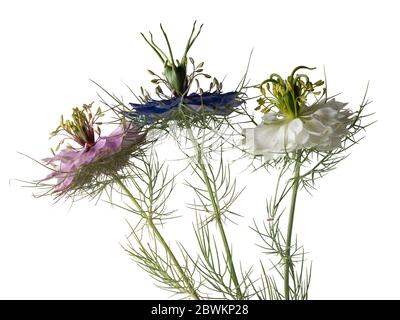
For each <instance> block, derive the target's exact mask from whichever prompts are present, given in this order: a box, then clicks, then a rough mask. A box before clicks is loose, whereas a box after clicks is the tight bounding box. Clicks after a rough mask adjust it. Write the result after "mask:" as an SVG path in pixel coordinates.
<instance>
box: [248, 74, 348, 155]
mask: <svg viewBox="0 0 400 320" xmlns="http://www.w3.org/2000/svg"><path fill="white" fill-rule="evenodd" d="M301 68H306V69H311V68H307V67H298V68H296V69H295V70H294V71H293V72H292V74H291V75H290V76H289V77H288V78H287V80H283V79H282V78H281V77H280V76H279V75H277V74H273V75H271V77H270V78H269V79H268V80H266V81H264V82H263V84H261V86H260V89H261V93H262V96H263V97H262V98H260V99H259V101H258V102H259V107H258V110H261V111H262V112H263V113H264V115H263V118H262V123H261V124H259V125H258V126H256V127H255V128H252V129H246V130H245V132H244V134H245V144H246V146H247V147H248V149H249V152H250V153H252V154H254V155H262V156H264V159H265V160H266V161H268V160H270V159H272V158H279V157H282V156H284V155H285V154H288V153H290V152H293V151H296V150H300V149H314V150H317V151H330V150H334V149H336V148H340V147H341V143H342V140H343V139H344V138H345V137H346V136H347V134H348V126H349V124H350V123H351V118H352V115H353V113H352V112H351V111H350V110H348V109H346V108H345V106H346V105H347V104H346V103H342V102H339V101H336V100H335V99H331V100H328V101H325V102H317V103H314V104H312V105H310V106H309V105H307V96H308V95H309V94H313V95H314V96H318V95H319V94H320V92H317V91H315V88H316V87H319V86H321V85H322V84H323V81H317V82H316V83H311V82H310V81H309V79H308V76H306V75H296V74H295V73H296V71H297V70H299V69H301ZM270 84H272V86H271V85H270ZM264 85H265V86H266V89H265V88H264ZM267 91H268V92H269V93H270V94H271V96H267Z"/></svg>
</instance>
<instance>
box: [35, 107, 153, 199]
mask: <svg viewBox="0 0 400 320" xmlns="http://www.w3.org/2000/svg"><path fill="white" fill-rule="evenodd" d="M91 106H92V105H91V104H90V105H83V107H82V108H81V109H79V108H74V110H73V114H72V120H67V121H66V122H64V120H63V119H62V121H61V125H60V126H59V127H58V128H57V130H56V131H55V132H53V133H52V135H53V136H54V135H57V134H60V133H62V134H64V135H65V134H66V135H67V139H71V140H73V141H74V142H75V143H76V144H77V145H78V147H73V146H71V145H68V146H67V147H65V148H64V149H62V150H61V151H59V152H58V153H57V154H55V155H54V156H53V157H50V158H46V159H43V161H44V163H45V164H47V165H49V166H50V167H51V168H52V172H51V173H50V174H49V175H48V176H47V177H45V178H44V179H43V180H41V181H42V182H43V181H47V180H52V179H55V184H54V185H52V187H51V192H54V193H56V194H57V195H61V194H65V193H66V192H69V191H79V190H82V189H85V188H88V190H90V189H91V188H92V189H93V190H95V187H96V186H95V183H93V181H94V180H96V179H97V178H99V177H103V178H104V177H108V178H109V179H111V180H112V178H113V177H114V176H115V175H117V173H118V171H119V170H120V169H122V168H124V166H126V165H127V164H128V163H129V161H130V158H131V157H132V155H133V154H134V153H135V152H137V151H138V150H140V147H141V145H143V144H144V143H145V139H146V133H145V132H143V131H142V130H141V129H140V128H139V127H137V126H136V125H135V124H133V123H128V122H122V123H121V124H120V125H119V126H118V127H117V128H116V129H115V130H114V131H112V132H111V133H110V134H109V135H101V131H100V128H99V127H98V126H96V121H97V119H98V118H99V117H100V116H101V115H102V114H101V111H100V109H98V111H97V112H96V114H94V115H93V114H92V112H91ZM64 140H65V139H64ZM64 140H63V141H61V144H62V143H63V142H64Z"/></svg>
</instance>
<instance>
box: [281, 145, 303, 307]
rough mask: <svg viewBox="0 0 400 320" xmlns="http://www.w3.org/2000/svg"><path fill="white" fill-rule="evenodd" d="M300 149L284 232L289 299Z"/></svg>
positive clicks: (285, 276) (285, 268)
mask: <svg viewBox="0 0 400 320" xmlns="http://www.w3.org/2000/svg"><path fill="white" fill-rule="evenodd" d="M300 158H301V151H297V153H296V164H295V167H294V174H293V186H292V188H293V189H292V198H291V201H290V211H289V221H288V228H287V234H286V250H285V260H284V274H283V276H284V290H285V300H289V299H290V284H289V276H290V274H289V273H290V270H291V269H292V267H293V265H292V263H293V262H292V258H291V253H290V251H291V246H292V233H293V222H294V212H295V208H296V199H297V192H298V190H299V182H300V167H301V161H300V160H301V159H300Z"/></svg>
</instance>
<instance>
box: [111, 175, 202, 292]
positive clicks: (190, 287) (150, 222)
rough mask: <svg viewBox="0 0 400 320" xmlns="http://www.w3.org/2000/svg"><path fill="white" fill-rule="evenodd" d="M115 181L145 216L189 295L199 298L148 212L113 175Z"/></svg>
mask: <svg viewBox="0 0 400 320" xmlns="http://www.w3.org/2000/svg"><path fill="white" fill-rule="evenodd" d="M114 179H115V181H116V182H117V183H118V184H119V185H120V187H121V188H122V190H123V191H124V192H125V193H126V195H127V196H128V197H129V199H130V200H131V201H132V203H133V204H134V205H135V206H136V208H137V209H138V210H139V211H140V212H141V213H142V215H143V217H145V216H147V226H148V227H149V228H150V229H151V230H152V231H153V233H154V235H155V237H156V239H157V240H158V241H159V242H160V243H161V245H162V246H163V247H164V249H165V252H166V253H167V255H168V256H169V257H170V259H171V260H172V262H173V264H174V265H175V268H176V270H177V271H178V273H179V275H180V276H181V278H182V280H183V282H184V283H185V285H186V287H187V290H188V292H189V293H190V296H191V297H192V298H193V299H195V300H200V297H199V295H198V293H197V291H196V289H195V288H194V287H193V285H192V283H191V281H190V280H189V279H188V277H187V276H186V273H185V272H184V271H183V269H182V267H181V265H180V264H179V262H178V260H177V259H176V257H175V255H174V253H173V252H172V250H171V248H170V247H169V245H168V244H167V242H166V241H165V239H164V237H163V236H162V234H161V233H160V231H159V230H158V228H157V226H156V225H155V224H154V222H153V219H152V217H151V215H150V214H146V212H145V211H144V210H143V208H142V207H141V206H140V204H139V202H138V201H137V199H136V198H135V197H134V196H133V195H132V193H131V192H130V191H129V189H128V188H127V187H126V185H125V184H124V183H123V182H122V181H121V179H120V178H118V177H114Z"/></svg>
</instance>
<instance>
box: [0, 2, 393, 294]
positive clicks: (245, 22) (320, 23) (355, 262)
mask: <svg viewBox="0 0 400 320" xmlns="http://www.w3.org/2000/svg"><path fill="white" fill-rule="evenodd" d="M397 3H398V1H375V2H372V1H348V0H347V1H338V0H336V1H330V2H328V1H232V0H231V1H205V0H203V1H172V0H169V1H99V0H96V1H74V0H69V1H43V0H37V1H19V0H13V1H1V3H0V41H1V43H0V97H1V98H0V104H1V116H2V117H1V119H2V121H1V125H0V130H1V133H0V136H1V143H2V146H1V158H0V161H1V165H0V170H1V172H0V174H1V186H0V187H1V193H0V197H1V198H0V199H1V202H0V206H1V207H0V298H24V299H25V298H39V299H42V298H56V299H58V298H78V299H80V298H111V299H114V298H122V299H144V298H168V297H170V295H169V294H168V293H165V292H163V291H161V290H160V289H158V288H157V287H156V286H155V285H154V284H153V282H152V280H151V279H150V278H149V276H147V275H146V274H145V273H144V272H143V271H142V270H140V269H139V268H138V267H137V266H136V265H135V264H134V262H132V261H131V260H130V259H129V257H128V256H127V255H126V254H125V253H124V252H123V251H122V249H121V247H120V244H124V243H125V238H124V235H125V234H126V233H127V232H128V230H127V227H126V223H125V221H124V217H126V216H123V215H122V214H121V212H120V211H119V210H117V209H112V208H110V207H109V206H108V205H107V204H104V203H100V204H99V205H98V206H94V203H86V202H85V201H83V202H81V203H78V204H77V205H76V206H73V207H72V208H70V207H69V204H68V203H60V204H57V205H52V201H51V199H50V198H41V199H34V198H33V197H32V196H31V192H32V190H27V189H23V188H21V187H20V186H19V185H18V184H17V183H15V182H12V181H11V183H10V180H12V179H14V178H20V179H28V180H29V179H35V178H38V177H40V176H42V175H43V174H44V173H43V170H42V168H40V167H39V166H37V165H36V164H34V163H33V162H32V161H30V160H29V159H26V158H24V157H23V156H21V155H19V154H18V153H17V151H20V152H24V153H26V154H28V155H30V156H32V157H34V158H36V159H40V158H42V157H44V156H47V155H48V152H49V148H50V146H52V144H51V143H50V142H49V140H48V133H49V132H50V131H51V130H53V129H54V128H55V127H56V126H57V124H58V121H59V117H60V115H61V114H62V113H64V114H68V113H69V112H70V109H71V107H73V106H76V105H81V104H82V103H85V102H91V101H93V100H96V88H95V87H94V85H93V84H91V83H90V82H89V81H88V79H89V78H91V79H95V80H97V81H99V82H100V83H102V84H103V85H104V86H105V87H106V88H108V89H110V90H111V91H113V92H115V93H118V94H119V93H121V94H126V90H125V89H124V85H123V82H126V83H128V84H129V85H130V86H131V87H133V88H135V89H136V88H139V86H141V85H144V86H147V87H148V88H149V89H151V86H150V84H149V80H150V78H149V76H148V74H147V73H146V69H148V68H152V69H158V70H161V65H160V63H159V61H158V60H157V58H156V56H155V55H154V54H153V53H152V52H151V51H150V49H149V48H148V47H147V46H146V44H145V43H144V41H143V40H142V39H141V37H140V35H139V32H141V31H142V32H146V31H148V30H152V31H154V33H155V34H156V35H157V36H158V38H159V39H161V38H160V37H159V31H158V24H159V22H162V23H163V24H164V26H165V28H166V29H167V30H168V32H169V35H170V37H171V38H172V40H173V43H175V44H176V45H175V51H176V52H177V54H179V55H180V52H181V50H182V49H183V46H184V42H185V41H186V39H187V36H188V33H189V30H190V28H191V24H192V22H193V20H195V19H197V20H198V21H199V22H202V23H204V24H205V27H204V30H203V33H202V34H201V36H200V37H199V39H198V41H197V42H196V44H195V46H194V47H193V50H192V51H191V55H192V56H194V57H196V60H205V61H206V66H205V67H206V70H207V71H208V72H209V73H211V74H213V75H216V76H218V77H219V78H222V77H224V76H225V75H227V79H226V82H225V87H226V88H227V89H229V88H234V87H233V86H234V85H235V84H236V83H237V81H238V80H239V78H240V76H241V75H242V73H243V71H244V67H245V64H246V62H247V59H248V56H249V53H250V51H251V49H252V48H254V55H253V59H252V63H251V68H250V77H251V79H252V80H253V82H259V81H262V80H264V79H265V78H266V77H267V76H268V75H269V74H270V73H272V72H279V73H283V74H287V73H288V72H290V71H291V70H292V68H293V67H295V66H297V65H299V64H304V65H309V66H316V67H318V68H319V71H316V72H315V77H317V76H318V77H319V76H322V70H323V67H324V66H325V68H326V71H327V75H328V81H329V89H330V93H334V92H335V93H336V92H337V93H339V92H343V94H342V96H341V98H340V99H341V100H342V101H347V102H350V105H352V106H357V104H358V103H359V102H360V101H361V98H362V95H363V93H364V89H365V86H366V84H367V81H368V80H369V81H370V84H371V85H370V92H369V96H370V97H371V98H372V100H373V101H374V102H373V104H372V105H371V111H375V112H376V115H375V119H376V120H378V123H377V124H375V125H374V126H373V127H371V128H370V129H369V130H368V132H367V139H366V140H365V141H363V143H362V144H360V145H359V146H357V147H355V148H354V149H353V150H352V155H351V156H350V157H349V159H347V160H346V161H345V162H343V163H342V164H341V165H340V168H339V169H338V170H336V171H335V172H333V173H331V174H330V175H329V176H328V177H326V178H325V179H324V180H322V181H320V182H319V184H318V187H319V190H318V191H317V192H315V193H314V195H313V197H309V196H306V195H304V196H303V197H302V199H301V200H300V203H301V204H300V206H299V211H298V213H297V216H296V222H295V223H296V230H297V231H298V233H299V236H300V239H301V240H302V242H303V243H304V244H305V246H306V249H307V250H308V251H309V252H310V256H309V257H310V259H311V260H312V261H313V279H312V288H311V298H313V299H384V298H390V299H394V298H397V299H398V298H400V293H399V290H398V288H399V286H400V275H399V272H398V271H399V263H400V258H399V244H400V232H399V225H400V212H399V205H398V202H399V201H398V200H399V189H398V182H399V180H400V175H399V170H398V161H399V160H398V159H399V156H400V154H399V119H400V102H399V101H400V99H399V95H400V90H399V72H400V68H399V66H400V63H399V57H400V49H399V41H398V31H399V30H400V20H399V18H398V13H399V8H398V7H397ZM241 179H242V183H244V184H248V185H249V188H250V190H253V192H247V193H246V199H242V202H245V205H243V211H242V214H243V215H247V214H248V215H252V216H258V217H261V216H262V215H263V214H264V212H263V208H264V199H265V195H266V194H268V193H270V192H271V191H272V190H271V189H270V188H269V184H268V183H267V182H265V181H266V180H267V179H268V176H265V177H246V176H244V177H242V178H241ZM264 182H265V184H264ZM255 183H257V185H255ZM251 184H253V185H251ZM257 190H258V191H257ZM256 191H257V192H256ZM183 192H184V191H183ZM180 196H181V198H183V197H185V195H184V194H183V197H182V194H180ZM178 198H179V197H175V198H173V199H174V201H175V202H173V203H171V206H172V207H179V205H180V201H179V199H178ZM244 208H245V209H244ZM184 211H185V213H186V214H187V215H191V214H192V213H191V212H190V211H188V210H184ZM239 221H240V220H239ZM175 223H176V225H175V226H171V227H170V228H172V231H173V230H179V231H180V232H179V236H180V237H181V239H185V238H190V237H191V234H189V232H188V234H186V233H184V231H182V230H190V228H187V229H185V228H181V227H180V226H179V223H180V222H175ZM243 223H247V222H243ZM242 227H243V226H242ZM244 227H246V226H244ZM174 228H175V229H174ZM235 228H236V227H233V229H231V230H230V231H231V232H232V233H234V232H238V231H235ZM237 228H239V227H237ZM170 234H171V235H174V232H172V233H170ZM175 234H176V233H175ZM237 238H238V239H239V240H240V241H239V243H238V244H237V247H235V253H236V255H237V256H243V257H244V258H245V259H246V261H248V259H251V258H255V260H256V261H257V259H258V256H257V257H254V256H253V257H252V256H249V255H247V256H246V255H245V251H246V250H245V249H246V248H247V247H249V246H250V247H251V246H253V243H254V241H253V239H252V238H251V237H250V238H246V237H237ZM172 239H173V238H172ZM238 239H236V240H238ZM171 241H172V240H171ZM172 242H173V241H172ZM256 261H255V262H256Z"/></svg>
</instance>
